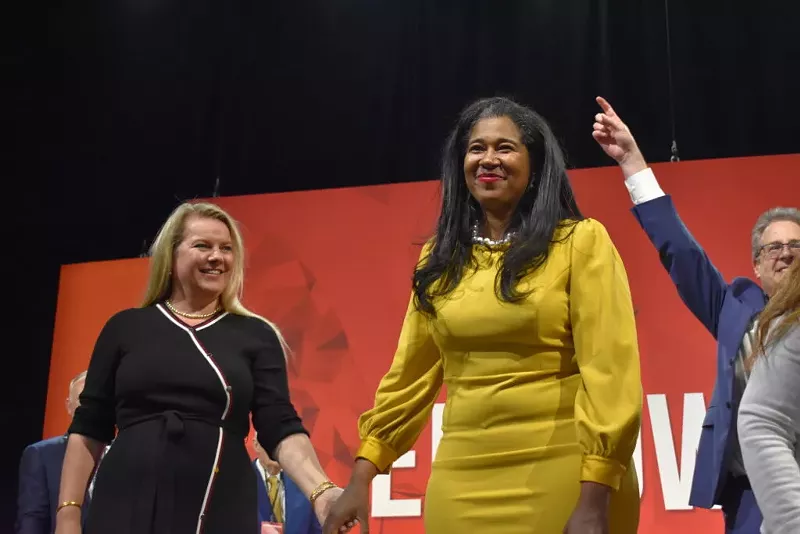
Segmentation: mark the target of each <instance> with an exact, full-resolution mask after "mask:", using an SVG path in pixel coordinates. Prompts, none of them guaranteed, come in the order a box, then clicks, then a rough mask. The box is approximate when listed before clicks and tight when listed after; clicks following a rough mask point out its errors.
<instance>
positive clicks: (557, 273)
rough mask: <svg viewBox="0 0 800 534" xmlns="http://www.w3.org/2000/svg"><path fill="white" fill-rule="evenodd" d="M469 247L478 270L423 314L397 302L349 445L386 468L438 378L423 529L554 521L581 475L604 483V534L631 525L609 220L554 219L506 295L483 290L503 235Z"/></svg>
mask: <svg viewBox="0 0 800 534" xmlns="http://www.w3.org/2000/svg"><path fill="white" fill-rule="evenodd" d="M422 254H423V256H422V258H423V261H424V256H425V255H426V254H427V249H425V250H423V253H422ZM473 254H474V255H475V258H476V261H477V264H478V268H477V270H476V271H475V272H471V273H469V274H467V275H466V276H465V277H464V278H463V279H462V281H461V283H460V284H459V286H458V287H457V288H456V290H455V291H454V292H453V293H451V294H450V295H449V296H447V297H445V298H444V299H440V300H439V301H435V305H436V310H437V316H436V318H435V319H431V318H429V317H427V316H425V315H423V314H422V313H420V312H418V311H416V310H415V308H414V306H413V299H412V303H411V304H409V309H408V312H407V315H406V317H405V321H404V324H403V329H402V332H401V334H400V340H399V344H398V348H397V352H396V354H395V357H394V361H393V362H392V365H391V368H390V369H389V372H388V373H387V374H386V376H384V377H383V379H382V380H381V383H380V386H379V387H378V391H377V393H376V397H375V406H374V407H373V408H372V409H371V410H369V411H367V412H366V413H364V414H363V415H362V416H361V418H360V420H359V431H360V435H361V440H362V444H361V447H360V449H359V451H358V454H357V456H358V457H361V458H365V459H367V460H369V461H371V462H373V463H374V464H375V465H376V466H377V467H378V468H379V469H380V470H382V471H383V472H388V470H389V468H390V467H391V464H392V463H393V462H394V461H395V460H396V459H397V458H398V457H400V456H401V455H403V454H404V453H405V452H407V451H408V450H409V449H410V448H411V447H413V445H414V442H415V441H416V439H417V437H418V436H419V434H420V432H421V431H422V429H423V427H424V426H425V424H426V423H427V421H428V419H429V417H430V413H431V409H432V406H433V403H434V402H435V401H436V398H437V396H438V394H439V391H440V389H441V386H442V384H445V385H446V386H447V401H446V404H445V408H444V414H443V422H442V432H443V435H442V439H441V442H440V444H439V448H438V450H437V453H436V457H435V459H434V461H433V464H432V466H431V476H430V479H429V481H428V487H427V491H426V497H425V505H424V522H425V530H426V532H427V533H428V534H465V533H472V532H475V533H481V534H487V533H488V534H532V533H535V534H561V533H562V531H563V528H564V526H565V524H566V522H567V520H568V519H569V517H570V514H571V513H572V511H573V509H574V508H575V504H576V502H577V499H578V495H579V492H580V486H581V485H580V482H581V481H594V482H598V483H601V484H605V485H608V486H611V487H612V488H613V489H614V490H615V491H613V492H612V496H611V509H610V534H634V533H635V532H636V530H637V525H638V522H639V489H638V482H637V478H636V471H635V469H634V466H633V461H632V455H633V451H634V448H635V445H636V440H637V437H638V433H639V427H640V421H641V410H642V388H641V379H640V369H639V353H638V344H637V337H636V325H635V322H634V315H633V306H632V302H631V295H630V290H629V287H628V279H627V274H626V272H625V268H624V266H623V264H622V261H621V259H620V257H619V254H618V253H617V250H616V248H615V247H614V245H613V243H612V242H611V239H610V238H609V236H608V233H607V232H606V230H605V228H604V227H603V226H602V224H600V223H599V222H597V221H595V220H592V219H586V220H584V221H581V222H580V223H578V224H577V225H575V226H574V227H573V231H569V230H558V231H557V233H556V236H555V239H554V243H553V244H552V246H551V249H550V255H549V257H548V259H547V262H546V263H545V264H544V265H543V266H542V267H541V268H540V269H539V270H537V271H536V272H534V273H532V274H531V275H529V276H528V277H527V278H525V279H524V280H523V282H522V285H521V287H522V289H525V290H527V289H533V293H531V294H530V295H529V296H528V297H527V298H526V300H524V301H522V302H520V303H516V304H511V303H506V302H502V301H500V300H499V299H498V298H497V297H496V295H495V291H494V284H495V275H496V274H497V270H498V260H500V258H501V257H502V254H503V248H502V247H500V248H493V249H489V248H487V247H485V246H479V245H475V246H474V247H473Z"/></svg>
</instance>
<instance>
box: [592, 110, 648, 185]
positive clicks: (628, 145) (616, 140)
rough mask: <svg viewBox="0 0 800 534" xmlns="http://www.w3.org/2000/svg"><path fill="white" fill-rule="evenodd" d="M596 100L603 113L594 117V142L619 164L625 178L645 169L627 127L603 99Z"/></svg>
mask: <svg viewBox="0 0 800 534" xmlns="http://www.w3.org/2000/svg"><path fill="white" fill-rule="evenodd" d="M596 100H597V103H598V104H599V105H600V108H601V109H602V110H603V112H602V113H598V114H597V115H595V116H594V127H593V128H594V130H593V131H592V137H594V140H595V141H597V144H599V145H600V148H602V149H603V151H604V152H605V153H606V154H608V155H609V156H610V157H611V158H612V159H613V160H614V161H616V162H617V163H618V164H619V166H620V167H621V168H622V171H623V173H624V174H625V177H626V178H627V177H628V176H632V175H633V174H636V173H637V172H639V171H641V170H644V169H646V168H647V162H646V161H645V159H644V156H643V155H642V152H641V151H640V150H639V146H638V145H637V144H636V140H635V139H634V138H633V134H632V133H631V131H630V129H629V128H628V126H627V125H626V124H625V123H624V122H622V119H620V118H619V115H617V113H616V112H615V111H614V108H612V107H611V104H609V103H608V102H607V101H606V99H605V98H603V97H602V96H598V97H597V98H596Z"/></svg>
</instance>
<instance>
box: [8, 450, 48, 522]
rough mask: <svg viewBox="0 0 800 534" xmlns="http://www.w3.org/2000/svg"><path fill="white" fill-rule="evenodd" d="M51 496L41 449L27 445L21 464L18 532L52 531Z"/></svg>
mask: <svg viewBox="0 0 800 534" xmlns="http://www.w3.org/2000/svg"><path fill="white" fill-rule="evenodd" d="M50 527H51V525H50V497H49V495H48V492H47V474H46V472H45V469H44V462H43V461H42V456H41V454H40V451H39V449H38V448H36V447H32V446H31V447H27V448H26V449H25V450H24V451H23V453H22V460H21V461H20V465H19V493H18V496H17V522H16V527H15V532H16V534H49V533H50Z"/></svg>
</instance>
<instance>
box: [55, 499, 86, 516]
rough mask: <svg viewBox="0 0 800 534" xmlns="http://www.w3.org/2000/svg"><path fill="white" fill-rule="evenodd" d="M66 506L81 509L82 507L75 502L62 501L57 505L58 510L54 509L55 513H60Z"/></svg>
mask: <svg viewBox="0 0 800 534" xmlns="http://www.w3.org/2000/svg"><path fill="white" fill-rule="evenodd" d="M67 506H77V507H78V508H81V507H82V506H83V505H82V504H81V503H79V502H75V501H64V502H62V503H61V504H59V505H58V508H56V513H58V512H60V511H61V509H62V508H66V507H67Z"/></svg>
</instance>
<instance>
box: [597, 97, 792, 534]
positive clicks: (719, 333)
mask: <svg viewBox="0 0 800 534" xmlns="http://www.w3.org/2000/svg"><path fill="white" fill-rule="evenodd" d="M597 101H598V104H600V107H601V108H602V113H598V114H597V115H596V116H595V124H594V132H593V134H592V135H593V137H594V138H595V140H596V141H597V142H598V143H599V144H600V146H601V147H602V148H603V150H604V151H605V152H606V154H608V155H609V156H611V157H612V158H613V159H614V160H616V161H617V163H619V165H620V167H621V168H622V171H623V174H624V175H625V185H626V186H627V188H628V191H629V193H630V195H631V199H632V200H633V203H634V205H635V207H634V208H633V213H634V215H635V216H636V218H637V220H638V221H639V223H640V224H641V226H642V228H643V229H644V231H645V232H646V233H647V235H648V237H649V238H650V241H651V242H652V243H653V245H654V246H655V247H656V249H657V250H658V253H659V256H660V258H661V262H662V263H663V265H664V268H665V269H666V270H667V272H668V273H669V275H670V278H672V281H673V283H674V284H675V286H676V288H677V290H678V294H679V295H680V297H681V299H682V300H683V302H684V303H685V304H686V306H687V307H688V308H689V310H691V312H692V313H693V314H694V315H695V317H697V318H698V319H699V320H700V322H702V323H703V325H704V326H705V327H706V328H707V329H708V331H709V332H710V333H711V334H712V335H713V336H714V338H715V339H716V340H717V377H716V382H715V384H714V392H713V394H712V396H711V402H710V404H709V406H708V410H707V412H706V416H705V419H704V421H703V428H702V431H701V434H700V443H699V446H698V449H697V461H696V464H695V471H694V478H693V480H692V491H691V495H690V497H689V504H691V505H692V506H697V507H700V508H712V507H713V506H714V505H720V506H722V511H723V514H724V516H725V532H726V533H729V534H759V532H760V528H761V520H762V518H761V512H760V511H759V509H758V505H757V504H756V501H755V498H754V496H753V491H752V490H751V488H750V483H749V481H748V478H747V474H746V472H745V469H744V464H743V462H742V456H741V449H740V448H739V439H738V435H737V432H736V417H737V414H738V410H739V401H740V399H741V396H742V393H743V391H744V388H745V385H746V383H747V371H746V369H745V366H744V360H745V359H746V358H747V356H748V355H749V354H750V351H751V349H752V342H753V335H754V331H755V328H756V321H757V318H758V314H759V313H760V312H761V311H762V310H763V308H764V305H765V304H766V301H767V299H768V298H769V296H770V295H772V294H773V292H774V291H775V289H776V287H777V286H778V285H779V284H780V283H781V281H782V279H783V278H784V276H785V273H786V272H787V268H788V267H789V265H791V263H792V262H793V261H794V260H795V259H796V258H798V257H800V210H798V209H797V208H773V209H771V210H768V211H767V212H765V213H763V214H762V215H761V216H760V217H759V218H758V220H757V221H756V224H755V227H754V228H753V231H752V236H751V244H752V260H753V271H754V273H755V277H756V278H757V279H758V280H759V281H760V282H761V285H760V286H759V284H757V283H756V282H755V281H753V280H750V279H748V278H737V279H735V280H733V281H732V282H731V283H730V284H728V283H727V282H725V280H724V279H723V278H722V275H721V274H720V272H719V271H718V270H717V268H716V267H714V264H713V263H711V260H710V259H709V258H708V256H707V255H706V253H705V252H704V251H703V249H702V248H701V247H700V245H699V244H698V243H697V241H695V239H694V238H693V237H692V235H691V234H690V233H689V230H688V229H687V228H686V227H685V226H684V224H683V222H682V221H681V219H680V217H679V216H678V213H677V211H676V210H675V207H674V206H673V204H672V199H671V198H670V196H669V195H666V194H664V192H663V191H662V190H661V187H660V186H659V184H658V182H657V181H656V178H655V175H654V174H653V172H652V170H651V169H649V168H648V166H647V163H646V161H645V159H644V156H642V153H641V152H640V151H639V148H638V147H637V146H636V141H635V140H634V138H633V136H632V135H631V132H630V130H629V129H628V127H627V126H626V125H625V123H623V122H622V120H621V119H620V118H619V117H618V116H617V114H616V113H615V112H614V110H613V109H612V108H611V106H610V105H609V104H608V102H606V101H605V100H603V99H602V98H598V99H597ZM734 216H735V215H734ZM720 223H721V224H724V222H722V221H720Z"/></svg>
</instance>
